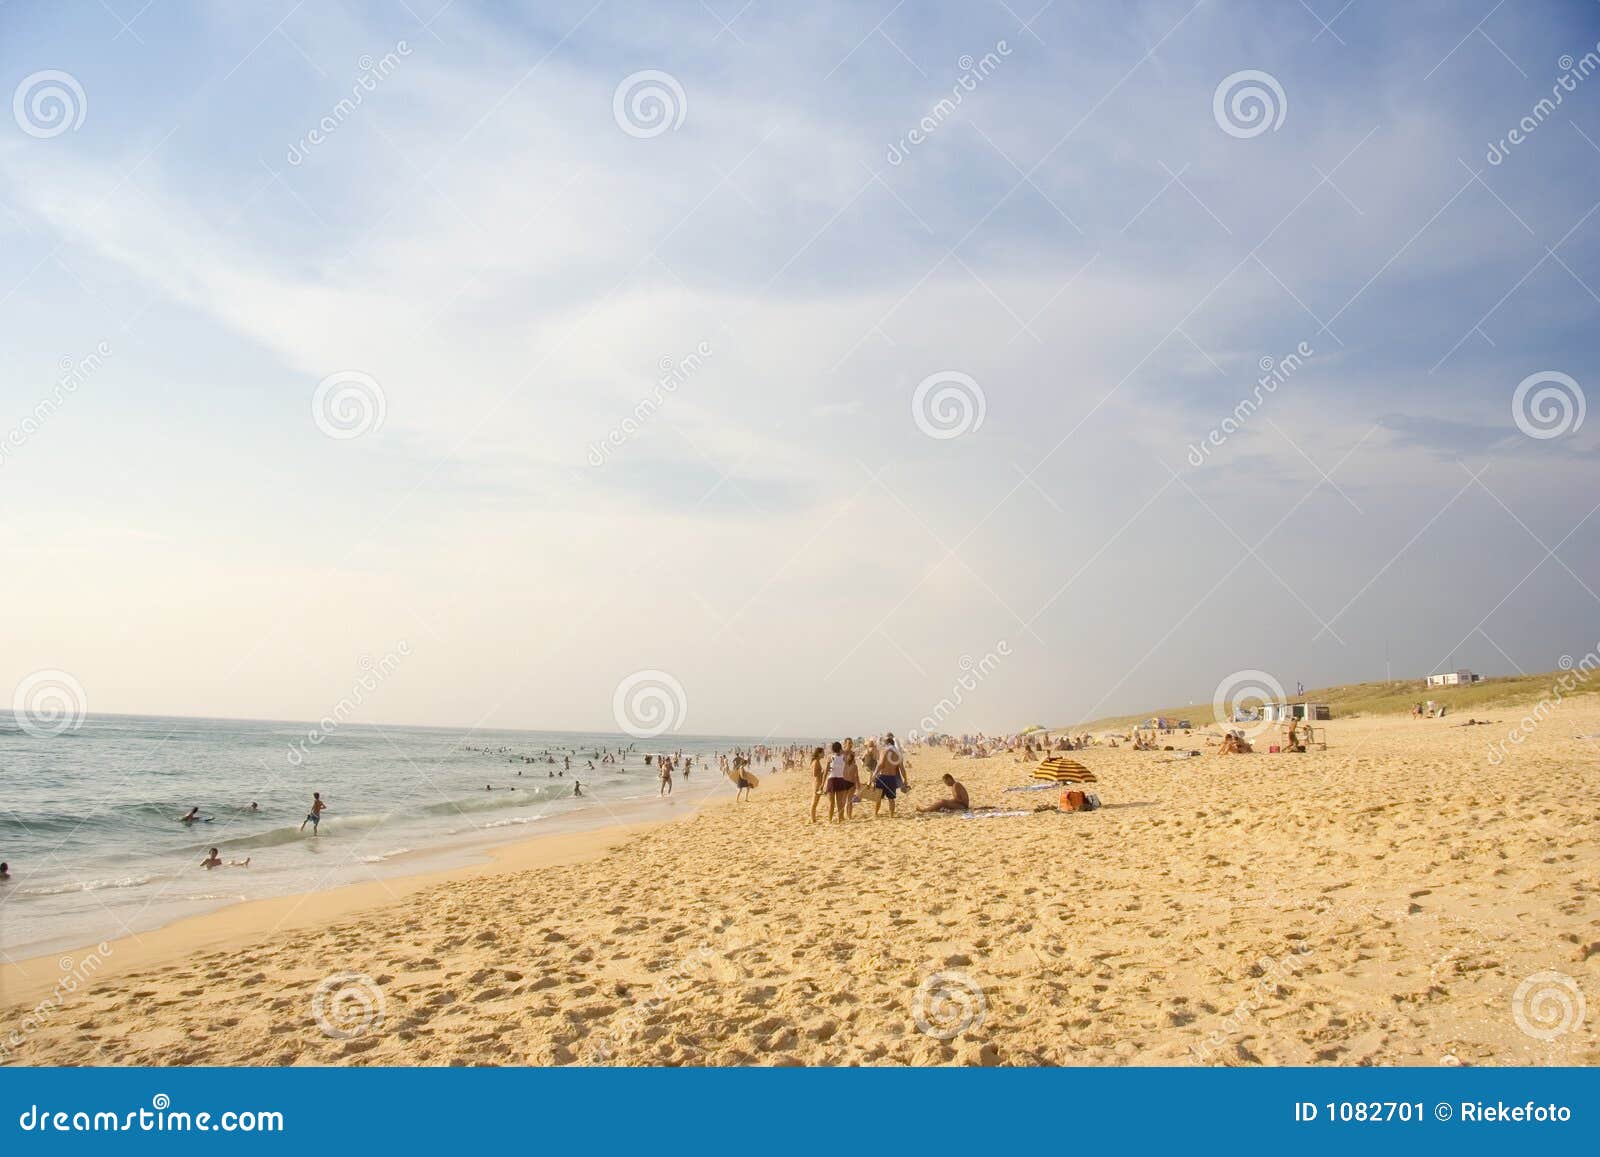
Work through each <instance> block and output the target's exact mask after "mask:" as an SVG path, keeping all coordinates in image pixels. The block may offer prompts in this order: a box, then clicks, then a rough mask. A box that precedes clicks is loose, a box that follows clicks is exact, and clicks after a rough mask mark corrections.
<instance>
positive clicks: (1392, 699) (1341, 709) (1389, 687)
mask: <svg viewBox="0 0 1600 1157" xmlns="http://www.w3.org/2000/svg"><path fill="white" fill-rule="evenodd" d="M1557 680H1564V683H1563V686H1564V687H1565V686H1569V685H1572V684H1573V683H1574V682H1575V683H1576V685H1575V686H1572V688H1571V690H1565V691H1563V692H1562V694H1563V696H1565V697H1571V696H1572V695H1581V694H1586V693H1587V694H1595V693H1600V677H1597V676H1594V675H1589V676H1587V677H1586V676H1585V674H1584V672H1581V671H1546V672H1543V673H1541V674H1537V675H1507V676H1503V677H1501V678H1495V679H1484V680H1483V681H1482V682H1481V683H1473V684H1471V685H1470V686H1466V687H1426V686H1424V685H1423V680H1421V679H1395V680H1392V681H1381V680H1380V681H1379V682H1376V683H1345V684H1343V685H1341V686H1338V687H1317V688H1313V689H1312V690H1309V691H1307V692H1306V693H1305V695H1303V696H1290V697H1289V698H1290V702H1298V701H1299V700H1301V699H1305V700H1306V701H1308V702H1311V703H1326V704H1328V705H1329V706H1330V707H1331V708H1333V716H1334V718H1335V719H1339V718H1346V719H1348V718H1350V717H1351V716H1353V715H1403V714H1405V713H1406V712H1407V711H1410V710H1411V706H1412V704H1414V703H1419V702H1427V701H1428V700H1429V699H1432V700H1433V701H1434V702H1435V703H1442V704H1444V705H1445V706H1446V707H1448V708H1449V709H1450V713H1451V714H1452V715H1455V714H1462V715H1465V714H1469V713H1470V712H1471V711H1473V710H1474V709H1476V708H1479V707H1498V706H1501V705H1504V704H1512V703H1529V702H1535V701H1537V700H1539V699H1543V698H1545V697H1546V696H1550V695H1553V694H1554V688H1555V687H1556V682H1557ZM1589 684H1592V686H1591V685H1589ZM1158 715H1160V716H1165V717H1166V718H1168V719H1187V720H1188V721H1189V722H1190V723H1193V724H1194V725H1195V726H1196V727H1204V726H1206V725H1207V724H1210V723H1214V722H1215V721H1216V713H1215V712H1214V711H1213V710H1212V709H1211V704H1209V703H1191V704H1190V705H1189V706H1187V707H1161V708H1157V709H1155V710H1151V711H1143V712H1140V713H1139V714H1138V715H1113V716H1107V717H1104V718H1101V719H1095V720H1092V721H1091V722H1088V723H1075V724H1073V725H1072V726H1071V727H1068V728H1053V729H1052V730H1067V731H1106V730H1112V729H1117V728H1124V727H1129V726H1132V725H1133V724H1135V723H1141V722H1143V721H1144V720H1146V719H1150V718H1152V717H1154V716H1158Z"/></svg>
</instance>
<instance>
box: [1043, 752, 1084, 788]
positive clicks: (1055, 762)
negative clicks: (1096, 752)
mask: <svg viewBox="0 0 1600 1157" xmlns="http://www.w3.org/2000/svg"><path fill="white" fill-rule="evenodd" d="M1033 778H1034V779H1042V780H1046V781H1048V782H1050V783H1099V782H1100V781H1099V780H1098V779H1096V778H1095V774H1094V772H1092V771H1090V770H1089V769H1088V768H1087V767H1085V766H1083V764H1081V763H1079V762H1078V761H1077V760H1076V759H1067V758H1066V757H1065V756H1060V755H1056V756H1052V757H1051V758H1049V759H1047V760H1045V761H1044V762H1043V763H1041V764H1040V765H1039V766H1038V767H1036V768H1034V769H1033Z"/></svg>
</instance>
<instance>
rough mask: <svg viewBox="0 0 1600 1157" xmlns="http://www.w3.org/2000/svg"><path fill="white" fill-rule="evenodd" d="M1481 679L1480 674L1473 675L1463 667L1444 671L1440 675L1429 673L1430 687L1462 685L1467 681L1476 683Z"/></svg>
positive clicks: (1467, 682)
mask: <svg viewBox="0 0 1600 1157" xmlns="http://www.w3.org/2000/svg"><path fill="white" fill-rule="evenodd" d="M1482 680H1483V676H1482V675H1474V674H1473V673H1472V672H1471V671H1469V670H1467V669H1466V668H1465V667H1463V668H1461V670H1459V671H1446V672H1444V673H1443V674H1441V675H1429V676H1428V686H1430V687H1464V686H1466V685H1467V684H1469V683H1478V682H1481V681H1482Z"/></svg>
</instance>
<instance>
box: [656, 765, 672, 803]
mask: <svg viewBox="0 0 1600 1157" xmlns="http://www.w3.org/2000/svg"><path fill="white" fill-rule="evenodd" d="M658 762H659V764H660V766H661V790H659V791H658V792H656V794H657V795H671V794H672V764H671V762H669V761H668V759H667V757H666V756H662V757H661V759H660V760H659V761H658Z"/></svg>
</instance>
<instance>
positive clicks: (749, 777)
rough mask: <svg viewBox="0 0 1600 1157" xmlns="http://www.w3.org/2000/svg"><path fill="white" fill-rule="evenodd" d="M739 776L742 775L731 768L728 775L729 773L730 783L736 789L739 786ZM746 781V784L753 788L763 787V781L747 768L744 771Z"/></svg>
mask: <svg viewBox="0 0 1600 1157" xmlns="http://www.w3.org/2000/svg"><path fill="white" fill-rule="evenodd" d="M739 774H740V773H739V772H736V771H734V770H732V769H731V768H730V769H729V770H728V773H727V775H728V782H729V783H731V784H733V785H734V786H735V787H737V786H738V784H739ZM744 779H745V782H746V783H748V784H749V785H750V786H751V787H760V786H761V780H760V779H759V778H758V777H757V776H756V773H755V772H753V771H751V770H750V769H749V768H746V769H745V770H744Z"/></svg>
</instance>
